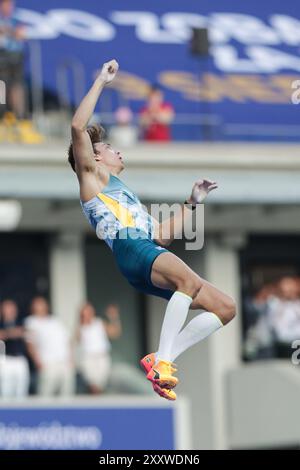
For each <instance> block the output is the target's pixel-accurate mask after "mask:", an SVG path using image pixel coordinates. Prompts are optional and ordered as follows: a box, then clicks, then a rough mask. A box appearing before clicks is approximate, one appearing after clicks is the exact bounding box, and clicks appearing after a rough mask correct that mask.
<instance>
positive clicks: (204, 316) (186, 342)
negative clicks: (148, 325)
mask: <svg viewBox="0 0 300 470" xmlns="http://www.w3.org/2000/svg"><path fill="white" fill-rule="evenodd" d="M222 326H223V324H222V322H221V320H220V319H219V317H218V316H217V315H215V314H214V313H211V312H203V313H200V314H199V315H197V316H196V317H195V318H193V319H192V320H191V321H190V322H189V323H188V324H187V325H186V327H185V328H183V330H182V331H181V332H180V333H179V335H178V336H177V337H176V338H175V341H174V343H173V348H172V351H171V356H170V360H171V361H172V362H173V361H175V359H176V358H177V357H178V356H179V355H180V354H182V353H183V352H184V351H186V350H187V349H188V348H190V347H191V346H193V345H194V344H196V343H199V341H202V340H203V339H205V338H207V337H208V336H210V335H211V334H212V333H214V332H215V331H217V330H218V329H219V328H221V327H222Z"/></svg>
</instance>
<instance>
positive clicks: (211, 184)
mask: <svg viewBox="0 0 300 470" xmlns="http://www.w3.org/2000/svg"><path fill="white" fill-rule="evenodd" d="M217 187H218V185H217V183H216V182H215V181H210V180H206V179H204V180H198V181H196V183H195V184H194V186H193V189H192V194H191V197H190V198H189V200H188V202H189V203H190V204H193V205H196V204H200V203H201V202H203V201H204V199H205V198H206V196H207V195H208V193H210V191H212V190H213V189H216V188H217Z"/></svg>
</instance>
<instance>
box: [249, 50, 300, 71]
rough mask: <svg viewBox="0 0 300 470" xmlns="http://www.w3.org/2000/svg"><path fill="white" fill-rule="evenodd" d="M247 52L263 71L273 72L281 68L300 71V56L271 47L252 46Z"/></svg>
mask: <svg viewBox="0 0 300 470" xmlns="http://www.w3.org/2000/svg"><path fill="white" fill-rule="evenodd" d="M246 52H247V54H248V55H249V57H250V58H251V59H252V60H253V62H254V63H255V64H256V66H257V67H258V69H259V70H260V71H261V72H266V73H273V72H279V71H280V70H297V71H298V72H300V58H299V57H295V56H293V55H291V54H287V53H286V52H282V51H279V50H278V49H273V48H271V47H263V46H250V47H247V49H246Z"/></svg>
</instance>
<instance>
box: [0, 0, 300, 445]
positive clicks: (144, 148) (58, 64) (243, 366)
mask: <svg viewBox="0 0 300 470" xmlns="http://www.w3.org/2000/svg"><path fill="white" fill-rule="evenodd" d="M18 9H19V10H18V15H19V18H20V20H22V21H24V22H25V23H26V24H28V25H29V31H30V36H31V40H30V41H29V42H28V44H27V46H26V48H27V51H26V58H27V60H26V70H27V73H26V76H27V84H28V89H29V91H31V93H30V95H31V103H32V116H33V121H34V123H35V126H36V127H37V128H38V129H39V131H40V132H41V133H42V134H44V135H45V136H46V140H45V142H44V143H43V144H41V145H35V146H29V145H27V146H22V145H20V144H17V143H14V142H10V143H8V142H3V143H1V147H0V168H1V170H0V196H1V199H2V200H3V201H5V200H7V199H13V200H14V201H17V202H18V203H19V207H21V209H22V216H21V219H20V221H19V223H18V225H17V227H14V228H13V229H9V227H8V225H9V224H8V223H7V220H6V216H5V214H4V215H2V219H1V221H0V230H2V233H1V234H0V239H1V254H0V294H1V297H6V296H13V297H14V298H16V300H17V301H18V302H19V304H20V306H21V308H22V309H23V310H24V311H25V310H26V308H27V305H28V302H29V300H30V298H31V297H32V296H33V295H34V294H35V293H36V292H38V293H41V294H43V295H49V298H50V301H51V307H52V310H53V312H55V314H56V315H59V316H60V317H61V318H62V319H63V321H64V322H65V324H66V325H67V326H68V328H70V329H72V328H74V326H75V323H76V318H77V317H76V315H77V311H78V306H79V305H80V303H81V302H82V301H83V300H84V299H85V298H89V299H90V300H91V301H92V302H93V303H94V304H95V305H96V306H97V309H98V310H99V311H101V310H103V308H104V306H105V305H106V304H107V303H108V302H111V301H114V302H117V303H118V304H119V305H120V307H121V311H122V322H123V326H124V334H123V336H122V338H121V339H120V340H119V341H118V342H116V344H115V345H114V348H113V354H114V356H115V357H122V358H123V360H125V361H127V362H128V363H131V364H132V365H135V366H136V365H137V358H139V357H140V356H141V355H142V354H143V353H145V352H148V351H149V350H153V349H154V348H155V346H156V344H157V341H158V335H159V329H160V326H161V321H162V315H163V312H164V308H165V303H164V301H162V300H161V299H156V298H154V297H153V298H150V297H147V298H145V297H143V296H141V295H139V294H137V293H136V292H135V291H133V290H132V289H131V288H130V287H129V286H127V284H126V282H125V281H124V280H123V279H122V278H121V277H120V276H119V274H118V273H117V271H116V268H115V266H114V265H113V263H112V262H111V258H110V253H109V251H108V250H107V248H106V247H105V246H104V244H103V243H101V242H99V241H98V240H97V239H96V238H95V236H94V234H92V233H91V232H90V230H89V227H88V225H87V224H86V222H85V221H84V219H83V218H82V215H81V212H80V207H79V204H78V189H77V183H76V180H75V178H74V175H73V174H72V173H71V171H70V169H69V168H68V166H67V164H66V147H67V145H68V140H69V127H68V124H69V121H70V113H71V110H72V108H73V106H74V105H76V104H77V103H78V101H79V99H80V98H81V97H82V95H83V93H84V92H85V91H86V90H87V87H88V86H89V85H90V84H91V81H92V78H93V75H94V73H95V71H96V70H97V68H98V67H99V66H100V65H101V64H102V62H103V61H105V60H107V59H108V58H112V57H116V58H117V59H118V60H119V62H120V68H121V73H120V77H119V79H118V81H117V82H116V84H114V86H112V87H111V88H109V89H108V90H107V91H106V92H105V95H104V97H103V100H102V101H101V104H100V105H99V107H98V108H97V117H98V118H99V119H100V120H101V121H102V122H104V124H105V125H106V126H107V127H109V126H110V125H111V124H113V122H114V111H115V109H116V108H117V107H118V106H120V105H124V104H125V105H129V106H130V108H131V109H132V110H133V111H134V112H135V113H137V112H138V110H139V109H140V108H141V107H142V105H143V103H144V101H145V98H146V91H147V85H149V84H151V83H154V82H155V83H159V84H160V85H161V86H162V87H163V89H164V91H165V95H166V99H167V100H168V101H169V102H171V103H172V104H173V106H174V108H175V111H176V119H175V121H174V123H173V125H172V133H173V137H174V140H173V141H172V143H170V144H164V145H159V144H152V145H151V144H146V143H143V142H139V143H138V144H137V145H136V146H134V147H131V148H129V149H126V152H124V153H125V156H126V160H127V167H128V171H126V173H124V180H125V182H126V183H128V185H129V186H130V187H132V188H133V189H134V190H135V191H136V192H137V193H138V194H139V196H140V197H141V199H142V201H143V202H144V203H145V204H149V203H150V202H163V201H165V202H177V201H178V202H180V201H183V200H184V199H185V198H186V196H187V193H188V191H189V188H190V187H191V185H192V183H193V181H194V179H195V177H198V176H202V175H207V176H209V177H211V178H213V179H216V180H217V181H218V183H219V186H220V189H219V190H218V191H217V192H216V194H213V195H212V196H211V197H210V198H209V201H208V204H207V206H206V211H205V246H204V249H203V250H201V251H199V252H193V251H190V252H186V251H184V244H183V243H182V242H176V243H175V245H174V252H175V253H178V254H179V255H180V256H182V258H183V259H184V260H186V261H187V262H188V263H189V264H190V265H191V266H192V267H193V268H194V269H195V270H196V271H197V272H199V273H201V274H202V275H203V276H204V277H205V278H207V279H208V280H209V281H211V282H213V283H215V284H216V285H217V286H218V287H219V288H220V289H223V290H225V291H226V292H228V293H230V294H231V295H233V297H234V298H236V299H237V301H238V306H239V315H238V317H237V319H236V320H235V321H234V322H233V324H230V325H229V326H228V327H226V329H225V330H223V331H221V332H218V333H217V334H215V335H214V336H213V337H211V338H209V339H208V340H206V341H205V342H203V343H201V344H200V345H198V346H197V347H195V348H193V349H192V350H190V351H188V352H187V353H186V354H185V355H184V356H183V357H182V358H180V359H179V360H178V365H179V367H180V378H181V384H180V386H179V387H178V392H179V395H180V396H183V397H184V398H185V399H186V401H185V400H184V399H183V398H182V400H180V399H179V405H178V410H179V411H178V410H177V409H176V413H179V414H180V415H181V418H180V417H179V418H178V417H176V419H175V418H174V416H173V415H171V413H172V412H173V408H172V407H168V406H165V407H164V406H163V405H162V404H161V402H159V401H158V399H157V400H156V398H153V401H151V400H150V401H151V406H153V407H154V408H155V407H158V409H157V410H156V412H157V413H158V415H157V419H156V420H153V422H152V421H151V423H152V424H151V423H150V425H149V426H150V430H151V429H153V430H155V429H157V428H156V424H157V420H160V423H163V422H164V415H163V413H164V412H166V413H168V412H169V410H171V411H170V416H169V417H166V418H165V419H166V421H165V423H166V429H165V431H164V430H163V429H162V430H161V434H160V439H159V440H158V441H154V442H153V444H152V445H153V447H152V448H158V447H159V445H165V446H168V448H172V447H174V446H176V445H177V446H179V447H182V446H184V445H188V446H190V447H191V448H195V449H208V448H210V449H228V448H270V447H271V448H280V447H281V448H282V447H295V446H299V441H300V433H299V426H298V422H299V416H298V415H299V411H298V410H299V408H298V406H297V401H298V399H297V397H298V392H299V388H300V378H299V367H298V368H297V366H295V365H292V363H291V361H290V360H289V359H286V360H276V359H273V360H268V361H259V362H257V363H256V362H255V363H245V362H243V360H242V359H243V326H244V323H243V294H244V292H245V290H247V288H248V287H249V286H250V285H251V284H252V283H253V282H254V281H253V279H254V277H255V274H257V272H259V273H260V276H261V278H262V279H264V278H265V279H266V280H268V276H270V273H271V274H272V273H273V272H274V273H277V272H278V270H280V269H281V267H286V266H287V267H288V272H291V273H293V274H298V272H299V258H300V253H299V246H298V237H299V231H300V222H299V201H300V189H299V184H298V182H299V171H300V165H299V155H298V153H299V107H298V106H297V105H293V104H292V102H291V95H292V93H293V89H292V82H293V81H294V80H297V79H298V78H299V73H300V70H299V69H300V58H299V44H300V36H299V28H298V26H299V21H300V18H299V15H300V7H299V6H297V5H296V4H295V3H294V2H292V1H291V0H290V1H286V2H285V3H284V4H282V2H279V1H275V0H273V1H266V2H263V3H262V2H258V1H254V2H251V3H250V2H247V3H245V2H244V4H243V5H241V4H240V3H239V2H237V1H230V2H221V4H220V2H214V1H210V2H208V1H204V2H202V3H201V5H199V3H198V2H195V1H186V2H185V3H184V6H183V5H182V2H179V1H177V0H176V1H169V0H168V1H164V2H163V5H157V6H154V5H153V6H151V7H149V6H146V4H145V5H144V4H142V5H141V3H140V2H137V1H131V2H130V4H129V5H125V6H124V3H123V2H120V1H115V2H113V4H112V3H111V2H108V1H102V2H101V5H97V4H96V3H94V2H91V1H88V2H85V3H83V2H80V1H73V2H72V4H70V2H67V1H59V2H58V1H53V0H52V1H51V2H50V1H45V2H43V3H42V4H41V3H39V2H37V1H34V0H32V1H30V0H19V1H18ZM196 26H200V27H208V28H209V31H210V39H211V55H210V58H209V59H198V58H195V57H193V56H191V54H190V52H189V47H188V43H189V39H190V35H191V27H196ZM297 28H298V30H297ZM199 86H200V99H199ZM42 89H43V90H44V97H46V99H43V93H42V92H41V90H42ZM166 181H167V182H168V183H167V184H166ZM291 354H292V350H291ZM32 400H33V401H32ZM34 400H35V401H34ZM78 400H79V399H75V398H74V399H73V401H72V402H71V403H70V402H68V403H67V405H66V407H67V406H74V407H76V406H78V407H79V408H80V407H83V405H84V406H87V407H88V408H89V409H90V408H92V407H93V406H95V407H96V408H97V409H98V410H100V412H99V413H100V414H99V420H98V421H97V425H98V426H99V427H100V428H101V426H103V427H102V429H101V432H102V433H103V435H104V436H105V439H106V440H104V441H103V442H104V444H103V443H102V444H101V445H102V446H104V448H105V446H106V448H113V447H114V446H117V445H119V448H121V446H122V445H124V448H125V447H126V446H128V447H129V448H134V447H133V445H136V446H137V447H138V446H140V447H143V445H144V442H143V441H140V440H139V439H141V433H139V435H135V434H134V430H136V425H133V424H132V426H131V419H132V420H133V415H134V413H137V415H139V416H138V417H137V418H136V419H137V422H138V423H139V424H138V426H143V423H144V426H145V427H146V425H147V417H146V415H147V412H148V411H149V410H147V403H150V401H149V398H148V396H147V397H146V398H145V399H144V401H143V399H142V398H136V399H135V398H132V397H131V398H128V397H113V398H111V401H109V399H108V398H106V397H105V398H99V399H97V400H96V401H95V399H93V400H92V399H90V401H89V399H88V398H86V399H85V400H84V402H82V401H80V400H79V401H78ZM181 401H182V406H183V407H186V408H184V412H183V411H182V409H180V402H181ZM58 403H59V401H58V400H55V401H53V402H52V403H50V404H49V409H48V412H49V413H50V414H49V415H47V414H45V417H44V418H43V419H44V420H46V421H47V420H48V421H49V422H50V423H53V422H57V423H58V425H59V426H63V425H64V424H66V423H67V424H70V423H71V422H75V424H76V425H78V426H84V425H90V426H92V425H93V419H92V418H91V421H89V420H88V418H87V417H86V418H85V420H86V421H85V420H83V421H82V417H81V418H80V416H82V414H81V415H80V413H79V418H78V417H76V416H75V414H76V413H75V412H74V414H73V416H71V415H72V413H71V415H69V416H67V417H66V416H64V415H63V413H61V412H60V411H59V410H57V409H56V411H55V412H51V409H52V408H53V407H54V408H55V406H56V407H58V406H59V405H58ZM92 403H93V405H91V404H92ZM22 406H23V405H22ZM30 406H33V407H41V405H40V404H39V403H38V402H37V399H36V398H34V399H33V398H30V399H29V401H28V402H27V403H26V404H25V405H24V407H25V408H24V410H25V411H26V410H28V407H30ZM160 406H162V408H161V409H160ZM20 407H21V404H20V405H19V407H18V408H17V409H16V408H15V405H13V404H9V405H6V404H3V405H1V417H0V421H1V426H2V427H1V429H2V430H3V429H11V426H12V424H11V423H19V424H18V425H19V427H20V428H22V429H24V426H25V427H26V426H29V427H30V426H34V425H38V426H40V421H38V419H39V418H37V421H35V419H36V418H28V414H27V417H26V416H25V415H26V413H25V411H24V410H23V414H22V413H21V412H20ZM105 407H106V409H107V407H108V410H109V411H110V414H108V415H107V416H104V415H105V411H104V410H105ZM128 407H129V408H130V407H132V408H130V409H131V412H132V414H131V417H130V418H128V415H126V409H127V408H128ZM102 408H103V410H102ZM115 408H117V409H120V408H122V409H123V411H124V419H123V421H122V420H121V422H120V423H119V424H118V425H117V424H116V421H114V420H115V419H116V418H114V417H113V416H114V409H115ZM141 409H142V411H143V413H144V414H143V413H142V414H141V415H140V414H139V413H140V410H141ZM155 409H156V408H155ZM188 409H189V410H190V412H188ZM49 410H50V411H49ZM80 410H81V411H82V409H81V408H80ZM101 410H102V414H101ZM162 410H163V411H162ZM71 411H72V410H71ZM180 411H181V412H180ZM44 412H45V413H46V412H47V410H46V411H45V410H44ZM51 413H52V414H51ZM160 413H161V414H160ZM150 414H152V413H150ZM87 416H88V414H87ZM43 419H42V421H41V422H44V421H43ZM182 419H183V421H181V420H182ZM18 420H19V421H18ZM72 420H73V421H72ZM48 421H47V422H48ZM99 423H101V424H99ZM114 423H115V424H114ZM75 424H74V425H75ZM116 425H117V426H119V428H120V429H124V430H129V431H130V433H132V435H133V437H132V439H133V441H131V442H127V440H126V439H125V438H124V440H123V441H118V440H116V438H114V435H113V429H114V426H116ZM151 425H152V426H153V428H151ZM3 426H4V427H3ZM5 426H6V428H5ZM15 426H17V425H15ZM22 426H23V427H22ZM49 426H50V424H49ZM168 426H169V427H168ZM177 428H178V429H177ZM140 429H141V428H140ZM142 429H144V428H143V427H142ZM172 429H174V430H175V431H176V433H177V434H178V432H179V433H181V434H184V436H183V439H186V440H185V441H182V440H181V441H180V443H179V441H177V444H176V442H175V440H174V439H175V437H174V439H173V437H172V436H173V431H172ZM148 431H149V429H148ZM175 431H174V432H175ZM183 431H184V432H183ZM16 432H17V431H16ZM49 432H50V431H49ZM124 432H125V431H124ZM153 432H154V431H153ZM149 434H151V432H150V433H149ZM168 434H169V435H170V436H171V438H170V440H169V441H168V440H167V441H166V442H165V441H164V437H163V435H168ZM0 436H1V434H0ZM2 436H4V433H3V432H2ZM107 436H109V437H107ZM177 437H178V436H177ZM3 439H4V438H3ZM93 439H94V440H93ZM181 439H182V437H181ZM91 440H92V442H93V443H94V444H93V445H94V446H96V447H97V445H100V444H99V442H100V441H99V440H98V441H97V436H92V438H91ZM4 441H5V439H4ZM4 441H3V443H2V444H1V439H0V446H1V445H2V446H5V445H7V444H5V442H4ZM95 442H96V444H95ZM132 442H134V443H135V444H132ZM130 446H131V447H130ZM155 446H157V447H155ZM165 448H167V447H165Z"/></svg>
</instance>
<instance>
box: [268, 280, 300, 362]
mask: <svg viewBox="0 0 300 470" xmlns="http://www.w3.org/2000/svg"><path fill="white" fill-rule="evenodd" d="M269 316H270V321H271V323H272V328H273V331H274V335H275V343H276V349H277V352H276V355H277V357H290V356H291V352H292V349H291V344H292V342H293V341H294V340H296V339H300V300H299V284H298V281H297V279H295V278H293V277H288V276H287V277H284V278H282V279H281V281H280V282H279V284H278V296H277V297H275V298H273V299H271V300H270V302H269Z"/></svg>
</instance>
